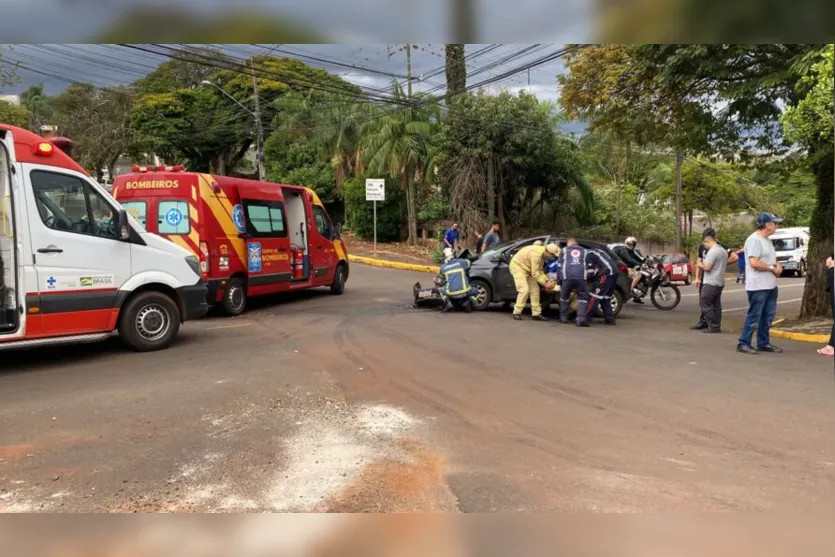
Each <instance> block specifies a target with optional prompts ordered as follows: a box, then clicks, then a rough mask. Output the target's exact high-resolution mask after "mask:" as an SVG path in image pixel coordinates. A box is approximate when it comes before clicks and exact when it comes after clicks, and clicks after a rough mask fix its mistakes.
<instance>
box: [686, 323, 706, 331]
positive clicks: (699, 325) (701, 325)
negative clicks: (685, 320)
mask: <svg viewBox="0 0 835 557" xmlns="http://www.w3.org/2000/svg"><path fill="white" fill-rule="evenodd" d="M705 329H707V323H696V324H695V325H693V326H692V327H690V330H691V331H704V330H705Z"/></svg>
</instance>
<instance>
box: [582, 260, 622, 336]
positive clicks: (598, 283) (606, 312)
mask: <svg viewBox="0 0 835 557" xmlns="http://www.w3.org/2000/svg"><path fill="white" fill-rule="evenodd" d="M588 260H589V263H590V264H591V266H592V269H593V272H594V274H593V275H592V279H591V293H590V294H589V297H590V299H589V304H588V310H587V313H588V319H591V316H593V315H594V313H595V311H597V304H600V308H601V309H602V310H603V322H604V323H605V324H606V325H614V324H615V312H614V310H612V296H614V295H615V287H616V286H617V284H618V275H620V271H619V270H618V264H617V262H616V261H615V260H614V259H612V258H611V257H610V256H609V254H607V253H606V252H604V251H603V250H600V249H590V250H589V252H588Z"/></svg>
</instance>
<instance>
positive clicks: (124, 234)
mask: <svg viewBox="0 0 835 557" xmlns="http://www.w3.org/2000/svg"><path fill="white" fill-rule="evenodd" d="M117 226H118V227H119V240H121V241H122V242H127V241H129V240H130V223H129V222H128V212H127V211H125V210H124V209H119V213H118V221H117Z"/></svg>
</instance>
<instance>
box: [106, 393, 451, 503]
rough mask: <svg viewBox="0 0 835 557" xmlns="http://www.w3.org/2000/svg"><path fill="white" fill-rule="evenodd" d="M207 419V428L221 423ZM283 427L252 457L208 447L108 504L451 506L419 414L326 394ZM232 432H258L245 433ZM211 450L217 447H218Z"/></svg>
mask: <svg viewBox="0 0 835 557" xmlns="http://www.w3.org/2000/svg"><path fill="white" fill-rule="evenodd" d="M246 412H247V415H248V419H247V420H236V419H235V417H234V416H227V417H225V418H222V419H221V418H214V419H206V420H204V421H205V423H206V424H207V434H208V435H210V436H211V435H212V433H213V432H214V429H213V426H216V425H217V424H218V423H219V422H218V420H220V421H222V422H223V424H224V425H225V424H226V423H227V422H229V423H232V422H237V421H241V422H243V421H250V422H253V421H254V422H255V423H259V424H261V423H262V421H263V419H265V418H264V417H263V416H261V415H260V412H259V410H257V409H254V408H252V407H248V408H247V409H246ZM299 418H300V419H299V421H297V422H296V427H295V431H293V432H292V433H291V434H290V435H286V436H281V437H277V438H276V437H270V438H267V439H259V440H258V441H257V443H258V444H257V445H251V446H250V448H249V450H248V452H249V453H251V454H249V455H241V456H236V455H233V454H232V453H229V454H219V453H212V454H205V455H203V456H202V458H197V459H192V460H191V461H189V462H187V463H185V464H183V465H182V466H181V467H180V471H179V473H177V474H175V475H174V476H173V477H171V478H169V480H168V481H167V482H166V484H165V485H160V486H156V487H155V488H153V489H152V490H151V492H146V493H144V494H142V495H139V496H137V497H129V498H128V499H127V500H126V501H120V502H118V503H117V504H116V505H114V506H113V507H111V509H110V510H111V511H115V512H143V513H147V512H162V513H165V512H176V513H191V512H201V513H202V512H223V513H229V512H324V511H331V512H447V511H455V510H456V508H457V504H456V501H455V498H454V497H453V496H452V494H451V492H450V491H449V489H448V488H447V487H446V485H445V483H444V474H445V467H444V460H443V458H442V456H441V455H440V454H438V453H436V452H434V451H433V450H431V449H430V448H429V447H427V446H426V444H425V443H424V442H422V441H421V440H420V439H419V437H418V436H419V434H420V433H421V432H420V427H421V424H422V422H421V421H420V420H419V419H417V418H416V417H414V416H412V415H410V414H408V413H407V412H405V411H403V410H401V409H399V408H395V407H392V406H388V405H385V404H372V405H360V406H352V405H349V404H347V403H345V402H344V401H338V400H332V399H329V400H328V401H326V402H325V403H323V404H318V405H316V406H314V407H310V406H308V408H307V411H306V413H305V415H303V416H299ZM245 429H246V428H244V430H242V431H237V432H236V435H243V436H245V437H247V438H255V437H256V436H253V435H251V434H250V433H249V432H248V431H245ZM216 448H217V449H218V450H220V449H221V448H222V447H221V446H217V447H216Z"/></svg>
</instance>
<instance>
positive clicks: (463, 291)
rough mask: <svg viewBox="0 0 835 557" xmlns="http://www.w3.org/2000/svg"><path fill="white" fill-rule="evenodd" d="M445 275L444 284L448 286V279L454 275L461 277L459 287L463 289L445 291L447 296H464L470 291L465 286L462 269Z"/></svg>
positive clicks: (465, 279)
mask: <svg viewBox="0 0 835 557" xmlns="http://www.w3.org/2000/svg"><path fill="white" fill-rule="evenodd" d="M446 274H447V281H446V283H447V284H449V283H450V282H452V281H450V278H451V277H452V276H454V275H461V286H462V287H463V288H462V289H461V290H449V289H447V295H448V296H460V295H461V294H466V293H468V292H469V291H470V287H469V285H468V284H467V274H466V273H465V272H464V269H456V270H454V271H450V272H448V273H446Z"/></svg>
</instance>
